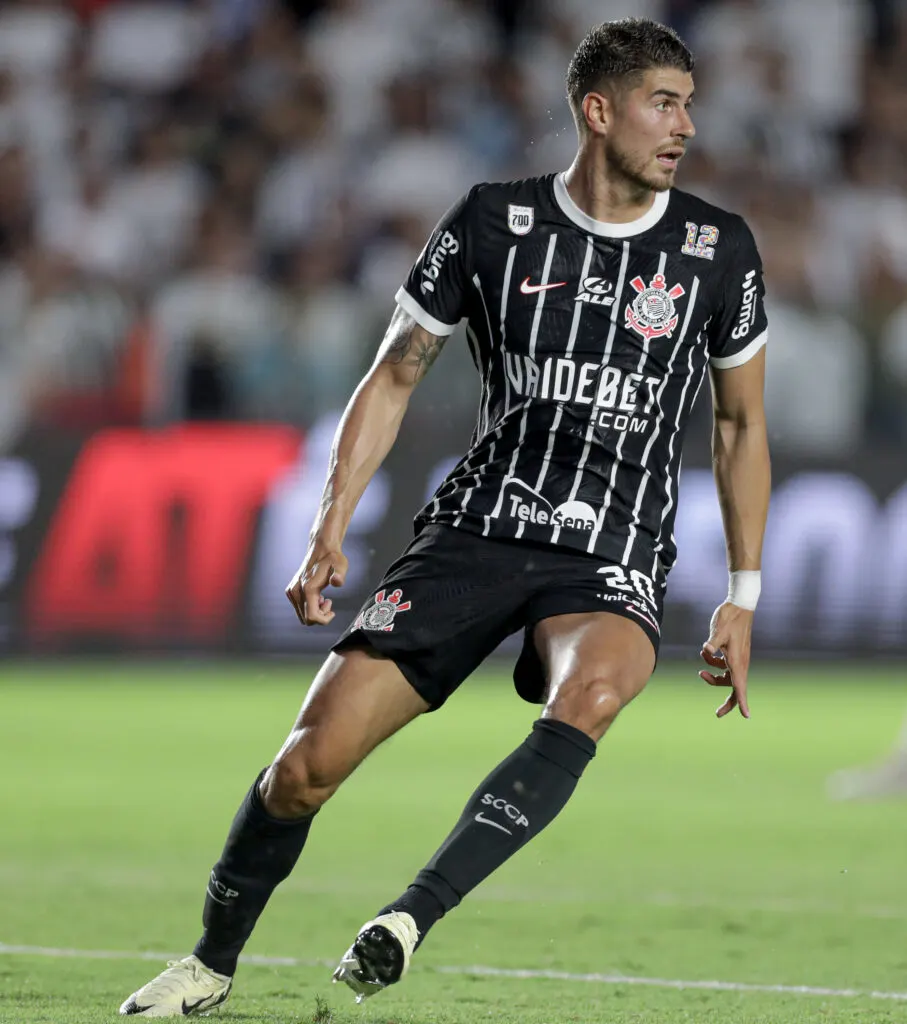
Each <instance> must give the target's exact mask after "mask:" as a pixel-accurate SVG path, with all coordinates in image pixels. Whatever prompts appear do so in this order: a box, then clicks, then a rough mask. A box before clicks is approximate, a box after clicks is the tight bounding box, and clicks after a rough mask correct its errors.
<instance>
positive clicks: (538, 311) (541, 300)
mask: <svg viewBox="0 0 907 1024" xmlns="http://www.w3.org/2000/svg"><path fill="white" fill-rule="evenodd" d="M556 246H557V235H556V234H552V235H551V238H550V239H549V240H548V252H547V254H546V255H545V267H544V269H543V270H542V281H541V283H542V284H543V285H545V284H548V281H549V280H550V276H551V264H552V262H553V260H554V250H555V248H556ZM547 294H548V293H547V292H546V291H540V292H539V297H538V300H537V302H536V304H535V315H534V316H533V318H532V330H531V332H530V335H529V358H530V359H535V346H536V342H537V341H538V336H539V324H540V323H541V320H542V309H543V307H544V305H545V296H546V295H547ZM502 308H503V307H502ZM531 405H532V398H531V396H529V395H527V396H526V401H525V402H524V403H523V415H522V417H521V419H520V436H519V438H518V439H517V443H516V445H514V449H513V458H511V460H510V468H509V469H508V470H507V476H506V477H505V478H504V479H503V480H502V481H501V487H500V490H499V491H498V500H497V501H496V502H495V506H494V508H493V509H492V512H491V518H492V519H497V518H498V516H499V515H500V514H501V506H502V505H503V504H504V488H505V487H506V486H507V480H508V478H509V477H511V476H513V471H514V470H515V469H516V464H517V459H518V458H519V457H520V448H521V447H522V445H523V438H524V437H525V436H526V424H527V422H528V420H529V408H530V406H531Z"/></svg>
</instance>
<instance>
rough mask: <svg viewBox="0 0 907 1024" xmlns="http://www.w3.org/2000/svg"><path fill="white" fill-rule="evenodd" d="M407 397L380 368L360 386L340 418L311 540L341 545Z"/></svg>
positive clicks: (393, 437)
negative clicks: (322, 540)
mask: <svg viewBox="0 0 907 1024" xmlns="http://www.w3.org/2000/svg"><path fill="white" fill-rule="evenodd" d="M409 395H410V391H409V390H408V389H406V388H400V387H395V386H394V385H393V383H391V382H389V381H388V380H387V375H386V374H383V373H382V372H381V370H380V368H379V369H378V370H377V371H376V370H374V369H373V371H372V372H371V373H370V374H369V375H368V376H367V377H366V378H365V379H364V380H363V381H362V383H361V384H360V385H359V387H358V388H357V389H356V392H355V394H354V395H353V397H352V398H351V399H350V402H349V405H347V407H346V411H345V412H344V414H343V418H342V419H341V421H340V425H339V426H338V428H337V433H336V435H335V436H334V444H333V445H332V447H331V461H330V464H329V467H328V475H327V480H326V481H325V485H324V491H323V493H322V496H321V505H320V507H319V510H318V515H317V517H316V519H315V523H314V524H313V526H312V535H313V536H315V535H316V534H318V535H320V536H321V537H322V538H323V539H325V540H327V541H329V542H331V543H336V544H337V545H339V544H340V543H342V541H343V538H344V536H345V535H346V531H347V528H348V527H349V524H350V520H351V519H352V517H353V513H354V512H355V510H356V506H357V505H358V503H359V499H360V498H361V497H362V495H363V493H364V492H365V489H366V487H367V486H368V483H369V481H370V480H371V479H372V477H373V476H374V475H375V473H376V472H377V471H378V468H379V466H380V465H381V463H382V462H383V461H384V459H385V457H386V456H387V453H388V452H389V451H390V450H391V448H392V447H393V444H394V441H395V440H396V438H397V432H398V431H399V429H400V424H401V422H402V421H403V415H404V413H405V412H406V407H407V405H408V403H409Z"/></svg>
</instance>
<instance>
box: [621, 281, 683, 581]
mask: <svg viewBox="0 0 907 1024" xmlns="http://www.w3.org/2000/svg"><path fill="white" fill-rule="evenodd" d="M698 294H699V278H698V277H694V278H693V288H692V290H691V291H690V300H689V302H688V304H687V315H686V316H685V317H684V320H683V327H682V328H681V331H680V337H679V338H678V339H677V344H676V345H675V346H674V351H673V352H672V353H671V359H670V362H669V363H668V369H667V372H666V373H665V378H664V380H663V381H662V382H661V387H659V389H658V392H657V395H656V404H657V406H658V415H657V416H656V417H655V427H654V429H653V430H652V435H651V436H650V438H649V440H648V442H647V443H646V447H645V449H644V450H643V453H642V462H641V464H642V467H643V470H644V472H643V476H642V480H640V482H639V490H638V491H637V492H636V503H635V504H634V506H633V521H632V522H631V523H630V529H629V532H628V535H627V543H626V545H625V547H624V553H623V556H622V557H621V561H622V562H623V564H624V565H626V564H627V562H628V561H629V560H630V553H631V552H632V550H633V544H634V543H635V541H636V530H637V527H638V526H639V512H640V509H641V508H642V500H643V496H644V495H645V493H646V487H647V485H648V483H649V477H650V476H651V474H650V473H649V470H648V469H647V468H646V463H647V462H648V461H649V453H650V452H651V451H652V446H653V445H654V444H655V441H656V439H657V438H658V436H659V433H660V429H661V422H662V420H663V419H664V406H663V405H662V401H661V400H662V396H663V395H664V391H665V388H666V387H667V386H668V381H669V380H670V379H671V370H672V369H673V367H674V360H675V359H676V358H677V355H678V353H679V352H680V350H681V348H682V346H683V342H684V339H685V338H686V336H687V330H688V328H689V326H690V320H691V319H692V316H693V310H694V308H695V306H696V297H697V295H698ZM692 378H693V346H692V345H691V346H690V358H689V369H688V371H687V379H686V380H685V381H684V383H683V391H682V392H681V396H680V402H679V404H678V408H677V418H676V420H675V422H674V430H673V431H672V433H671V441H670V444H671V445H672V446H673V443H674V437H675V436H676V434H677V431H678V430H679V428H680V419H681V411H682V410H683V404H684V397H685V396H686V393H687V388H688V387H689V386H690V381H691V380H692ZM669 470H670V459H669V460H668V464H667V465H666V466H665V472H666V474H667V475H670V473H669Z"/></svg>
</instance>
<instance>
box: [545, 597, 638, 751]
mask: <svg viewBox="0 0 907 1024" xmlns="http://www.w3.org/2000/svg"><path fill="white" fill-rule="evenodd" d="M533 639H534V643H535V647H536V650H537V652H538V655H539V659H540V660H541V662H542V667H543V670H544V673H545V677H546V680H547V684H548V685H547V701H546V704H545V710H544V712H543V717H545V718H555V719H557V720H559V721H562V722H566V723H567V724H569V725H572V726H574V727H576V728H577V729H581V730H582V731H583V732H585V733H587V734H588V735H589V736H591V737H592V739H594V740H599V739H601V737H602V736H603V735H604V734H605V732H606V731H607V730H608V727H609V726H610V725H611V723H612V722H613V721H614V719H615V718H616V717H617V715H618V713H619V712H620V710H621V708H623V707H625V706H626V705H627V704H629V703H630V701H631V700H633V698H634V697H635V696H636V695H637V694H639V693H640V692H641V691H642V689H643V687H644V686H645V685H646V683H647V682H648V680H649V678H650V676H651V675H652V672H653V670H654V668H655V658H656V652H655V648H654V646H653V644H652V640H651V639H650V637H649V636H648V635H647V634H646V632H645V631H644V630H643V629H642V627H641V626H640V625H638V624H637V623H636V622H634V621H633V620H631V619H629V618H626V617H625V616H622V615H615V614H612V613H610V612H600V611H596V612H579V613H574V614H566V615H556V616H553V617H551V618H547V619H543V620H542V621H541V622H539V623H537V624H536V627H535V630H534V633H533Z"/></svg>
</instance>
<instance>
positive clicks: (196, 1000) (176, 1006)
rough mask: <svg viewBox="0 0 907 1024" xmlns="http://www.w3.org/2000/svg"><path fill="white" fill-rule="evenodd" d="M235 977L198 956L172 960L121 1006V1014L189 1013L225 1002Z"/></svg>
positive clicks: (162, 1015)
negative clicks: (215, 969) (220, 972)
mask: <svg viewBox="0 0 907 1024" xmlns="http://www.w3.org/2000/svg"><path fill="white" fill-rule="evenodd" d="M232 987H233V979H232V978H231V977H229V976H228V975H226V974H217V973H216V972H215V971H212V970H211V969H210V968H208V967H205V965H204V964H203V963H202V962H201V960H199V959H198V957H195V956H187V957H186V958H185V959H184V960H170V961H168V963H167V970H166V971H163V972H162V973H161V974H159V975H158V976H157V977H156V978H152V980H151V981H149V982H148V984H147V985H143V986H142V987H141V988H140V989H139V990H138V992H133V993H132V995H131V996H130V997H129V998H128V999H127V1000H126V1002H125V1003H123V1005H122V1006H121V1007H120V1014H121V1015H122V1016H130V1015H134V1016H138V1017H188V1016H189V1014H190V1013H207V1012H208V1011H209V1010H213V1009H214V1007H215V1006H222V1005H223V1004H224V1003H225V1002H226V1001H227V997H228V996H229V995H230V989H231V988H232Z"/></svg>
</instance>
